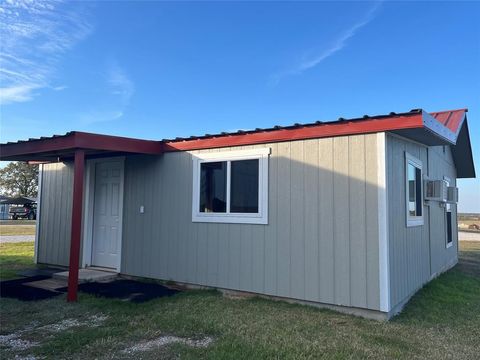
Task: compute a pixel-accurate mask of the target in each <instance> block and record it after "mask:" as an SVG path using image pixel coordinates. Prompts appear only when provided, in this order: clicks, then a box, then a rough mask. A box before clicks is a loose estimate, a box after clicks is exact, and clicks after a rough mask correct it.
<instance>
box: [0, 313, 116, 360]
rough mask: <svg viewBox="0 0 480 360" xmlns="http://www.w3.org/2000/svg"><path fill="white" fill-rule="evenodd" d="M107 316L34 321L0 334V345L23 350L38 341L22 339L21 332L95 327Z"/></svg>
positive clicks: (35, 344)
mask: <svg viewBox="0 0 480 360" xmlns="http://www.w3.org/2000/svg"><path fill="white" fill-rule="evenodd" d="M106 319H107V316H105V315H103V314H98V315H91V316H89V317H88V318H87V319H85V320H83V321H79V320H77V319H65V320H62V321H59V322H56V323H53V324H49V325H44V326H38V325H39V323H38V321H34V322H32V323H31V324H29V325H27V326H25V328H23V330H19V331H17V332H14V333H11V334H7V335H0V346H4V347H6V348H8V349H9V350H12V351H24V350H27V349H29V348H31V347H34V346H37V345H39V343H38V342H33V341H29V340H25V339H22V334H24V333H28V332H34V331H37V330H41V331H49V332H60V331H63V330H67V329H70V328H72V327H77V326H88V327H96V326H100V325H101V324H102V323H103V322H104V321H105V320H106ZM16 358H18V359H35V357H32V356H30V355H28V356H27V357H16Z"/></svg>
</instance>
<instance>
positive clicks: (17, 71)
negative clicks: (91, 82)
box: [0, 0, 92, 104]
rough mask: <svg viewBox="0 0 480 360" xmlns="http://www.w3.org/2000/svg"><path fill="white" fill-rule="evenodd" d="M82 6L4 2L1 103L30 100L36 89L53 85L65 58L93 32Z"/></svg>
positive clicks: (55, 0) (0, 6) (54, 0)
mask: <svg viewBox="0 0 480 360" xmlns="http://www.w3.org/2000/svg"><path fill="white" fill-rule="evenodd" d="M72 4H73V5H72ZM78 4H80V3H68V4H66V3H64V2H63V1H62V0H42V1H32V0H6V1H4V2H2V3H0V49H1V51H0V83H1V88H0V104H7V103H12V102H20V101H28V100H30V99H32V98H33V96H34V95H35V92H34V91H35V90H39V89H41V88H45V87H49V86H50V85H49V83H50V81H51V80H52V78H53V77H54V76H55V69H56V65H57V64H58V62H59V61H60V60H61V58H62V55H63V54H65V52H67V51H68V50H70V49H71V48H72V47H73V46H74V45H75V44H76V43H77V42H78V41H80V40H82V39H84V38H85V37H86V36H88V35H89V34H90V33H91V31H92V27H91V26H90V24H89V23H88V22H87V21H86V20H85V18H86V15H85V12H84V11H83V7H80V6H78ZM66 5H68V6H66ZM74 5H75V6H74Z"/></svg>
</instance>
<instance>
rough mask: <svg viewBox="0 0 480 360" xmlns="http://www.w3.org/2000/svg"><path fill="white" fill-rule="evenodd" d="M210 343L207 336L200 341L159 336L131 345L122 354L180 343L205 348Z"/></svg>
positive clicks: (209, 338) (211, 340)
mask: <svg viewBox="0 0 480 360" xmlns="http://www.w3.org/2000/svg"><path fill="white" fill-rule="evenodd" d="M212 342H213V338H211V337H208V336H207V337H205V338H202V339H190V338H182V337H178V336H172V335H165V336H160V337H158V338H156V339H153V340H149V341H145V342H141V343H138V344H137V345H133V346H131V347H129V348H127V349H125V350H123V352H124V353H126V354H132V353H135V352H140V351H148V350H151V349H154V348H158V347H162V346H165V345H169V344H173V343H181V344H185V345H187V346H191V347H196V348H206V347H207V346H209V345H210V344H211V343H212Z"/></svg>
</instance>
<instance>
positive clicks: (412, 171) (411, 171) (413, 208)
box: [407, 163, 417, 216]
mask: <svg viewBox="0 0 480 360" xmlns="http://www.w3.org/2000/svg"><path fill="white" fill-rule="evenodd" d="M407 176H408V214H409V215H410V216H417V204H416V199H417V197H416V190H417V186H416V177H417V176H416V168H415V166H413V165H412V164H410V163H408V174H407Z"/></svg>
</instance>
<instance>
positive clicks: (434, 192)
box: [425, 180, 448, 202]
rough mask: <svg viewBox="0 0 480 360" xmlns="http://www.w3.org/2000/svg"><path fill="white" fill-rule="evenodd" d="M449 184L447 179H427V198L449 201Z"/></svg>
mask: <svg viewBox="0 0 480 360" xmlns="http://www.w3.org/2000/svg"><path fill="white" fill-rule="evenodd" d="M447 188H448V184H447V182H446V181H445V180H427V181H426V184H425V199H426V200H430V201H441V202H446V201H447V195H448V191H447Z"/></svg>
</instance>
